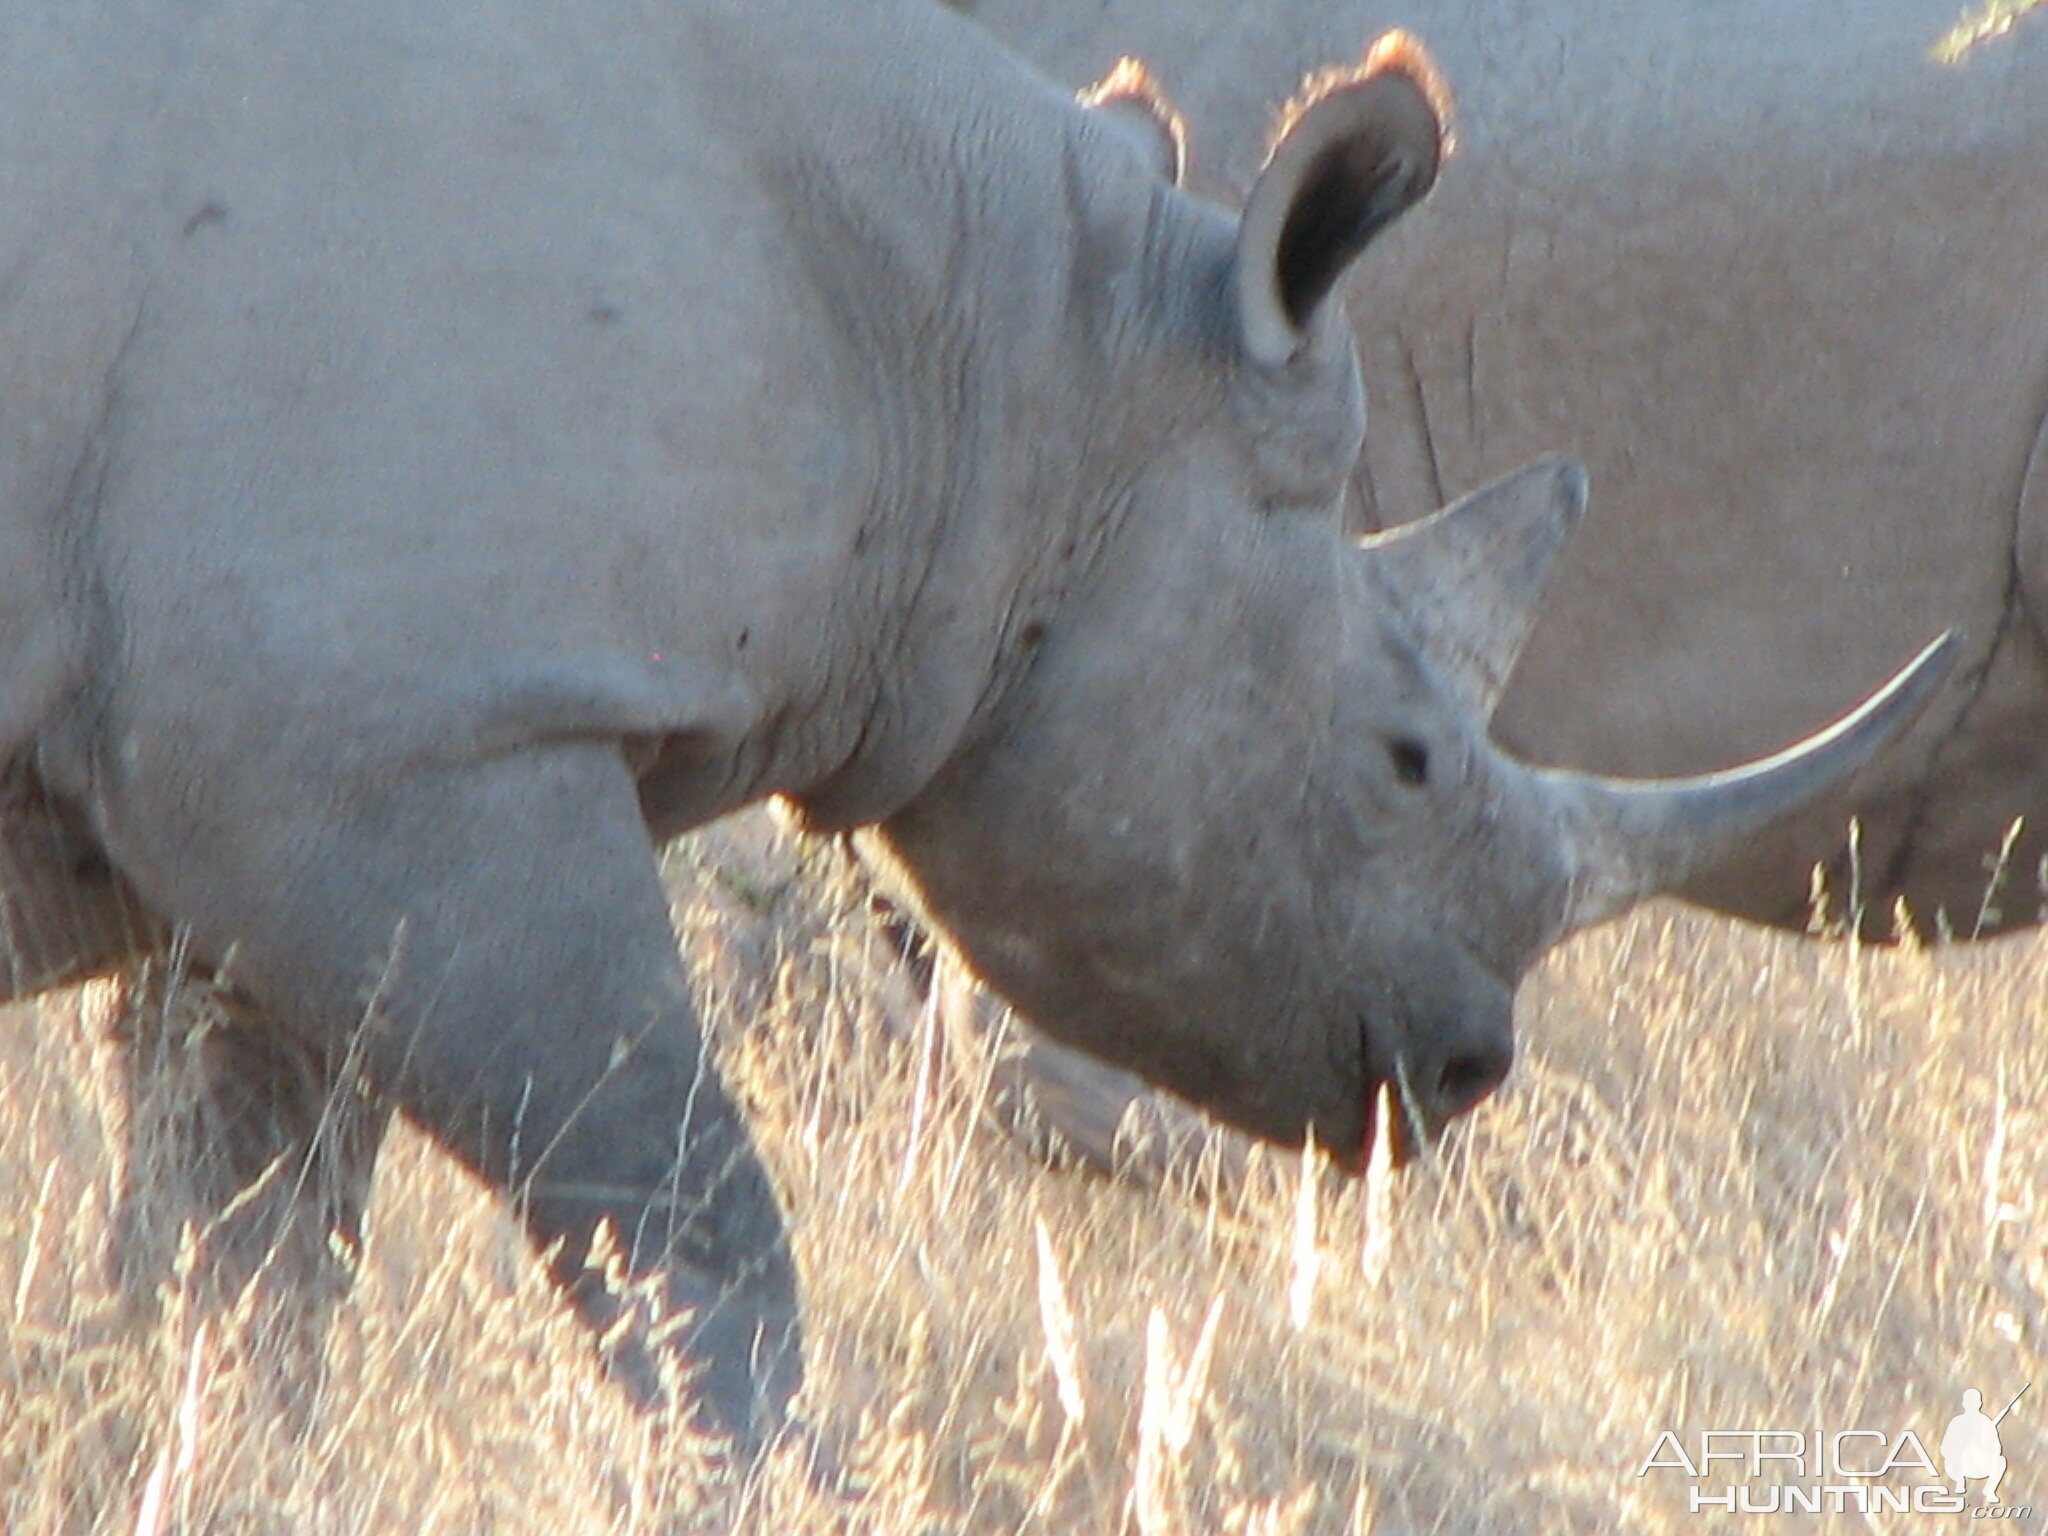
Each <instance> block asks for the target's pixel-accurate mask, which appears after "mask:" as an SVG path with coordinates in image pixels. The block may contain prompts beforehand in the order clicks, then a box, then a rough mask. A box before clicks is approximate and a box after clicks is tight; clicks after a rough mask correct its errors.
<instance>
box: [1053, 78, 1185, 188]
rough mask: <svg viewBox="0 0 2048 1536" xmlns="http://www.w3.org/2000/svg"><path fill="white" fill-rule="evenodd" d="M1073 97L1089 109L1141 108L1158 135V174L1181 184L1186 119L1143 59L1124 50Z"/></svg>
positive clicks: (1177, 184)
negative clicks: (1108, 66) (1092, 82)
mask: <svg viewBox="0 0 2048 1536" xmlns="http://www.w3.org/2000/svg"><path fill="white" fill-rule="evenodd" d="M1074 99H1075V100H1076V101H1077V102H1079V103H1080V104H1081V105H1082V106H1084V107H1087V108H1090V109H1091V110H1097V111H1114V110H1115V109H1117V108H1118V107H1128V108H1130V109H1132V110H1134V111H1137V112H1142V113H1143V114H1144V115H1145V116H1146V117H1147V118H1148V119H1150V121H1151V126H1152V128H1153V130H1154V131H1155V132H1156V133H1157V134H1158V136H1159V147H1160V149H1161V151H1162V156H1163V158H1162V162H1161V164H1160V166H1159V170H1160V174H1161V175H1163V176H1164V177H1165V178H1166V180H1167V181H1168V182H1170V183H1171V184H1172V185H1174V186H1176V187H1177V186H1179V185H1181V183H1182V181H1183V180H1184V179H1185V177H1186V175H1187V169H1188V120H1187V119H1186V118H1185V117H1183V116H1181V113H1180V109H1179V108H1178V107H1176V106H1175V105H1174V104H1173V101H1172V98H1170V97H1169V96H1168V95H1167V94H1166V88H1165V87H1164V86H1162V85H1161V84H1160V83H1159V77H1158V76H1157V75H1155V74H1153V73H1152V71H1151V68H1150V67H1149V66H1148V65H1147V64H1146V63H1145V61H1144V60H1143V59H1141V58H1138V57H1136V56H1135V55H1132V54H1128V53H1127V54H1125V55H1124V56H1123V57H1122V58H1120V59H1118V60H1117V61H1116V63H1114V64H1113V65H1111V66H1110V69H1109V73H1108V74H1106V75H1104V76H1103V77H1102V78H1101V79H1100V80H1098V81H1096V82H1095V83H1094V84H1093V85H1091V86H1089V87H1088V88H1087V89H1085V90H1083V91H1081V92H1079V93H1078V94H1077V95H1076V96H1075V98H1074Z"/></svg>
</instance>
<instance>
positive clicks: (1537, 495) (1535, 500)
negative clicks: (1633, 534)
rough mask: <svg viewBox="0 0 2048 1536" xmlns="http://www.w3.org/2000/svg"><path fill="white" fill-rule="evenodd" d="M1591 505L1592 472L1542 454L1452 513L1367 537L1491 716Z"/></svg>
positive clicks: (1425, 647) (1460, 690)
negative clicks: (1556, 568)
mask: <svg viewBox="0 0 2048 1536" xmlns="http://www.w3.org/2000/svg"><path fill="white" fill-rule="evenodd" d="M1585 510H1586V472H1585V471H1584V470H1583V469H1581V468H1580V467H1579V466H1578V465H1577V464H1575V463H1573V462H1572V461H1571V460H1570V459H1566V458H1560V457H1556V456H1551V457H1546V458H1541V459H1536V460H1534V461H1533V462H1531V463H1528V464H1524V465H1523V466H1522V467H1521V468H1520V469H1518V470H1515V471H1514V472H1513V473H1512V474H1507V475H1503V476H1502V477H1501V478H1500V479H1498V480H1496V481H1494V482H1493V483H1492V484H1491V485H1485V486H1481V487H1480V488H1479V489H1478V490H1476V491H1473V492H1472V493H1471V494H1470V495H1468V496H1462V497H1460V498H1459V499H1458V500H1456V501H1454V502H1452V503H1451V504H1450V505H1449V506H1447V507H1445V508H1444V509H1443V510H1442V511H1440V512H1436V513H1433V514H1431V515H1430V516H1428V517H1424V518H1419V519H1417V520H1416V521H1415V522H1412V523H1403V524H1401V525H1399V526H1398V527H1394V528H1390V529H1388V530H1387V531H1386V532H1385V533H1379V534H1374V535H1372V536H1371V537H1369V538H1366V539H1363V540H1361V541H1360V542H1359V546H1358V551H1359V555H1360V557H1361V558H1362V559H1363V560H1364V561H1365V562H1366V563H1367V564H1368V565H1369V566H1371V567H1372V568H1373V570H1374V572H1375V574H1376V575H1377V577H1378V578H1379V583H1380V588H1381V592H1382V599H1383V601H1385V602H1387V603H1389V604H1391V605H1392V606H1393V607H1394V608H1396V609H1398V610H1399V611H1400V613H1401V615H1402V617H1403V618H1404V619H1405V620H1406V621H1407V628H1408V632H1409V633H1410V634H1411V635H1413V636H1414V637H1415V643H1416V645H1417V647H1418V648H1419V649H1420V650H1421V652H1422V653H1423V655H1425V656H1427V657H1428V658H1429V660H1430V661H1431V662H1432V663H1433V664H1434V665H1435V667H1436V669H1437V674H1438V676H1440V677H1441V678H1442V679H1443V680H1444V682H1445V683H1446V684H1448V685H1449V686H1450V687H1451V688H1453V689H1454V690H1456V692H1457V694H1458V697H1459V698H1460V699H1461V700H1462V701H1463V702H1464V703H1465V705H1466V707H1467V708H1469V709H1471V710H1472V712H1473V713H1474V714H1476V715H1477V716H1478V717H1479V718H1480V719H1481V720H1482V721H1484V720H1491V719H1492V718H1493V711H1494V706H1496V705H1497V704H1499V703H1500V696H1501V694H1502V693H1503V692H1505V691H1506V689H1507V686H1508V677H1509V674H1511V673H1512V672H1513V671H1514V670H1515V662H1516V661H1517V660H1518V659H1519V658H1520V657H1521V654H1522V647H1523V646H1524V645H1526V644H1527V643H1528V640H1529V631H1530V629H1531V628H1532V627H1533V626H1534V625H1535V623H1536V608H1537V603H1538V600H1539V599H1540V598H1541V597H1542V596H1543V588H1544V586H1545V584H1546V583H1547V582H1548V581H1549V580H1550V575H1551V570H1552V568H1553V567H1554V566H1555V565H1556V563H1557V557H1558V555H1559V554H1560V553H1561V552H1562V551H1563V549H1564V547H1565V544H1566V543H1567V542H1568V541H1569V540H1570V538H1571V535H1572V530H1573V529H1574V528H1576V527H1577V526H1578V522H1579V518H1580V516H1581V515H1582V514H1583V513H1584V512H1585Z"/></svg>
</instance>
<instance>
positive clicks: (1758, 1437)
mask: <svg viewBox="0 0 2048 1536" xmlns="http://www.w3.org/2000/svg"><path fill="white" fill-rule="evenodd" d="M2032 1386H2033V1383H2032V1382H2028V1383H2027V1384H2026V1385H2025V1386H2022V1387H2021V1388H2020V1389H2019V1391H2017V1392H2015V1393H2013V1395H2012V1397H2011V1399H2010V1400H2009V1401H2008V1402H2007V1403H2006V1405H2005V1407H2004V1408H2002V1409H2000V1410H1999V1412H1998V1415H1997V1417H1996V1418H1994V1417H1992V1416H1990V1415H1988V1414H1986V1413H1985V1412H1984V1394H1983V1393H1981V1392H1979V1391H1978V1390H1977V1389H1976V1388H1975V1387H1972V1388H1970V1389H1969V1390H1968V1391H1966V1392H1965V1393H1963V1396H1962V1404H1963V1411H1962V1412H1961V1413H1959V1414H1957V1415H1956V1416H1955V1417H1954V1418H1952V1419H1950V1420H1949V1421H1948V1429H1947V1430H1946V1432H1944V1433H1943V1435H1942V1437H1941V1446H1940V1451H1941V1466H1940V1467H1939V1468H1937V1467H1936V1466H1935V1462H1934V1458H1933V1457H1932V1456H1930V1455H1929V1454H1928V1451H1927V1446H1926V1444H1925V1442H1923V1441H1922V1440H1921V1438H1920V1436H1919V1435H1918V1434H1916V1433H1915V1432H1914V1431H1913V1430H1911V1429H1901V1430H1897V1431H1895V1432H1887V1431H1885V1430H1879V1429H1863V1428H1857V1429H1836V1430H1821V1429H1814V1430H1806V1429H1708V1430H1702V1431H1701V1432H1700V1433H1699V1436H1698V1438H1697V1449H1696V1450H1695V1449H1694V1448H1693V1447H1692V1446H1691V1445H1689V1444H1688V1442H1687V1440H1686V1439H1684V1438H1683V1437H1681V1436H1680V1435H1679V1434H1678V1433H1677V1432H1676V1431H1675V1430H1669V1429H1667V1430H1665V1431H1664V1432H1663V1433H1662V1434H1660V1435H1659V1436H1658V1437H1657V1443H1656V1445H1655V1446H1653V1447H1652V1448H1651V1451H1650V1454H1649V1456H1648V1457H1647V1458H1645V1459H1644V1461H1643V1464H1642V1465H1641V1466H1640V1467H1638V1468H1637V1469H1636V1476H1637V1477H1647V1476H1649V1475H1650V1473H1651V1472H1652V1471H1655V1470H1658V1469H1662V1468H1669V1469H1672V1470H1675V1471H1678V1472H1681V1473H1683V1474H1684V1475H1685V1476H1687V1477H1689V1478H1690V1479H1692V1486H1691V1487H1690V1488H1688V1489H1687V1490H1686V1493H1687V1502H1688V1504H1689V1506H1690V1508H1691V1511H1692V1512H1693V1513H1694V1514H1698V1513H1700V1512H1701V1511H1702V1510H1706V1509H1710V1508H1711V1509H1714V1510H1717V1511H1720V1512H1722V1513H1726V1514H1731V1515H1737V1514H1740V1515H1772V1514H1819V1513H1822V1512H1827V1513H1831V1514H1846V1513H1849V1512H1851V1511H1854V1512H1855V1513H1857V1514H1864V1515H1871V1514H1879V1513H1884V1512H1893V1513H1898V1514H1905V1513H1907V1512H1909V1511H1910V1512H1912V1513H1914V1514H1923V1515H1943V1514H1947V1515H1958V1514H1965V1513H1967V1514H1968V1515H1969V1516H1970V1517H1971V1518H1972V1519H1974V1520H2024V1519H2027V1518H2028V1517H2030V1516H2031V1515H2032V1514H2033V1510H2032V1508H2031V1507H2030V1506H2028V1505H2024V1504H2004V1503H2000V1502H1999V1496H1998V1494H1999V1489H2000V1488H2001V1487H2002V1486H2003V1484H2004V1482H2005V1474H2006V1467H2007V1462H2006V1456H2005V1447H2004V1444H2003V1443H2002V1442H2001V1440H2000V1439H1999V1434H1998V1426H1999V1425H2000V1424H2002V1423H2003V1422H2004V1421H2005V1417H2006V1415H2007V1414H2009V1413H2011V1412H2012V1411H2013V1409H2014V1408H2015V1407H2017V1406H2018V1405H2019V1401H2020V1399H2021V1398H2023V1397H2025V1396H2026V1395H2027V1392H2028V1390H2029V1389H2030V1388H2031V1387H2032ZM1980 1480H1981V1481H1982V1483H1983V1485H1984V1486H1983V1489H1982V1492H1981V1494H1980V1495H1979V1497H1978V1498H1977V1499H1976V1500H1975V1501H1974V1502H1973V1501H1972V1500H1971V1498H1970V1497H1969V1485H1970V1484H1971V1483H1972V1482H1975V1481H1980ZM1717 1485H1718V1486H1717Z"/></svg>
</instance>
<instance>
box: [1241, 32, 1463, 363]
mask: <svg viewBox="0 0 2048 1536" xmlns="http://www.w3.org/2000/svg"><path fill="white" fill-rule="evenodd" d="M1448 121H1449V98H1448V96H1447V95H1446V94H1445V91H1444V88H1443V85H1442V82H1441V81H1440V80H1439V79H1438V77H1437V72H1436V67H1435V66H1434V65H1433V64H1431V63H1430V60H1429V55H1428V54H1426V53H1424V52H1423V51H1422V47H1421V45H1420V44H1418V43H1417V42H1415V41H1414V39H1412V38H1411V37H1409V36H1408V34H1406V33H1405V32H1389V33H1387V34H1386V35H1385V36H1384V37H1382V38H1381V39H1380V40H1379V41H1378V42H1376V43H1374V44H1373V46H1372V49H1371V51H1370V52H1368V53H1367V54H1366V56H1365V60H1364V62H1363V63H1361V64H1358V65H1356V66H1354V67H1351V68H1344V69H1334V70H1324V71H1322V72H1321V73H1319V74H1316V75H1312V76H1310V77H1309V79H1308V80H1307V81H1306V82H1305V83H1304V84H1303V86H1302V88H1301V90H1300V92H1299V93H1298V94H1297V95H1296V96H1295V98H1294V100H1293V101H1291V102H1289V103H1288V104H1287V106H1286V107H1285V108H1284V109H1282V112H1281V116H1280V122H1279V126H1278V128H1277V130H1276V131H1275V134H1274V138H1273V145H1272V149H1271V151H1270V153H1269V154H1268V156H1267V159H1266V166H1265V169H1264V170H1262V171H1260V172H1259V178H1258V180H1257V181H1256V182H1254V183H1253V185H1252V191H1251V196H1250V198H1249V199H1247V200H1246V203H1245V209H1244V218H1243V220H1242V221H1241V222H1240V224H1239V226H1238V237H1237V269H1236V274H1235V279H1234V283H1235V289H1236V297H1237V312H1238V323H1239V325H1240V326H1241V327H1242V331H1243V336H1242V340H1243V344H1244V348H1245V351H1246V353H1247V355H1249V356H1250V357H1251V359H1252V360H1253V361H1254V362H1256V363H1259V364H1260V365H1262V366H1265V367H1269V368H1278V367H1281V366H1283V365H1285V364H1286V363H1287V362H1288V361H1289V360H1290V359H1292V358H1293V357H1294V355H1295V354H1296V353H1297V352H1299V351H1300V350H1301V347H1302V345H1303V343H1304V342H1305V341H1306V339H1307V337H1308V334H1309V328H1310V325H1311V322H1313V320H1314V319H1315V315H1316V311H1317V310H1318V309H1319V308H1320V307H1321V306H1322V304H1323V302H1324V300H1326V299H1327V298H1328V297H1329V295H1330V292H1331V290H1332V289H1333V288H1335V287H1336V286H1337V280H1338V279H1339V278H1341V277H1342V276H1343V275H1344V271H1345V269H1346V268H1347V267H1349V266H1350V265H1351V263H1352V261H1353V260H1354V259H1355V258H1356V257H1357V256H1358V254H1359V252H1361V251H1363V250H1364V249H1365V247H1366V246H1367V245H1368V244H1369V243H1370V242H1371V240H1372V238H1373V236H1375V235H1377V234H1378V233H1379V232H1380V231H1381V230H1382V229H1384V228H1386V226H1387V225H1388V224H1390V223H1392V222H1393V221H1394V220H1395V219H1396V218H1398V217H1400V215H1401V214H1402V213H1403V212H1404V211H1405V210H1407V209H1408V208H1410V207H1412V206H1413V205H1414V204H1415V203H1417V202H1419V201H1420V200H1421V198H1422V197H1423V195H1424V194H1425V193H1427V192H1428V191H1429V189H1430V188H1431V187H1432V186H1433V185H1435V183H1436V174H1437V168H1438V166H1439V165H1441V164H1442V161H1443V157H1444V153H1445V150H1446V147H1447V145H1448V142H1449V141H1448V138H1447V129H1446V124H1447V123H1448Z"/></svg>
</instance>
